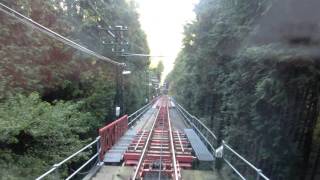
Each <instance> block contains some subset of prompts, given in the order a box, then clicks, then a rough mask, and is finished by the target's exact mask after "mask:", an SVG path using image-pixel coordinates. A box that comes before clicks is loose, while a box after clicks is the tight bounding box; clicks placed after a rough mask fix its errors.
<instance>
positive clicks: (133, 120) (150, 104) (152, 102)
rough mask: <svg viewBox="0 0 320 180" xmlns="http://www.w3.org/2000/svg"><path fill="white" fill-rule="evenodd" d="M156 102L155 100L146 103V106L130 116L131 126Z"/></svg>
mask: <svg viewBox="0 0 320 180" xmlns="http://www.w3.org/2000/svg"><path fill="white" fill-rule="evenodd" d="M154 102H155V100H153V101H151V102H150V103H148V104H146V105H145V106H143V107H142V108H140V109H138V110H137V111H135V112H134V113H132V114H131V115H130V116H128V126H129V128H130V127H131V126H133V125H134V124H135V122H136V121H137V120H138V119H139V118H140V117H141V116H142V115H143V114H144V113H145V112H146V111H147V110H148V109H149V108H150V107H151V106H152V105H153V104H154Z"/></svg>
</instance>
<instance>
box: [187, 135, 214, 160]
mask: <svg viewBox="0 0 320 180" xmlns="http://www.w3.org/2000/svg"><path fill="white" fill-rule="evenodd" d="M184 132H185V134H186V135H187V137H188V139H189V142H190V143H191V146H192V149H193V150H194V152H195V154H196V156H197V158H198V160H199V161H213V160H214V158H213V155H212V154H211V153H210V151H209V150H208V149H207V147H206V146H205V145H204V144H203V142H202V141H201V139H200V138H199V136H198V135H197V134H196V133H195V132H194V130H193V129H184Z"/></svg>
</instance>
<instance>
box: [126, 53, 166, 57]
mask: <svg viewBox="0 0 320 180" xmlns="http://www.w3.org/2000/svg"><path fill="white" fill-rule="evenodd" d="M122 56H140V57H167V56H161V55H158V56H157V55H150V54H136V53H123V54H122Z"/></svg>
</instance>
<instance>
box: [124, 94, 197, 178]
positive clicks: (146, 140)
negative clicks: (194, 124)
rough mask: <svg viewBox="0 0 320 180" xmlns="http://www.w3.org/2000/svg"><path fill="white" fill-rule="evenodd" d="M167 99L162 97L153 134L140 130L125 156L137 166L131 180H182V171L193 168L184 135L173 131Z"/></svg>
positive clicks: (131, 163) (152, 130)
mask: <svg viewBox="0 0 320 180" xmlns="http://www.w3.org/2000/svg"><path fill="white" fill-rule="evenodd" d="M168 102H169V101H168V97H162V98H161V100H160V102H159V103H158V105H157V108H158V109H159V110H158V112H157V116H156V119H155V121H154V122H153V124H152V127H151V130H150V131H140V132H139V133H138V135H137V136H136V138H135V140H134V141H133V142H132V144H131V145H130V148H129V149H128V150H127V152H126V153H125V155H124V159H125V164H126V165H135V166H136V169H135V172H134V175H133V177H132V179H175V180H177V179H181V174H180V172H181V168H191V166H192V161H193V158H194V157H193V156H192V155H191V149H190V148H188V146H189V142H188V141H187V139H186V137H185V135H184V134H183V133H182V132H180V131H176V130H173V128H172V126H171V122H170V117H169V105H170V104H169V103H168Z"/></svg>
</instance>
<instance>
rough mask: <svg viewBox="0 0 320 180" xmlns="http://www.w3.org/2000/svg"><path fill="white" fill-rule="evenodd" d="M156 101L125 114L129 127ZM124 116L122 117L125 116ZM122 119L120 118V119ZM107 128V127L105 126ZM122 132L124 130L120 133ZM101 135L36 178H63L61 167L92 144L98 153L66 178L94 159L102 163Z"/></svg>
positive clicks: (38, 179) (72, 175)
mask: <svg viewBox="0 0 320 180" xmlns="http://www.w3.org/2000/svg"><path fill="white" fill-rule="evenodd" d="M155 101H156V99H154V100H153V101H151V102H150V103H149V104H146V105H145V106H143V107H142V108H140V109H138V110H137V111H136V112H134V113H132V114H131V115H130V116H123V117H126V118H127V121H126V122H127V123H128V126H129V128H130V127H131V126H132V125H133V124H134V123H135V122H136V121H137V120H138V119H139V118H140V117H142V115H143V114H144V113H145V112H146V111H147V110H148V109H149V108H150V107H151V106H152V105H153V104H154V102H155ZM123 117H122V118H123ZM119 120H121V118H120V119H118V121H119ZM111 125H112V123H111V124H109V126H111ZM105 128H106V127H105ZM120 134H122V132H121V133H120ZM100 141H101V136H98V137H97V138H96V139H95V140H94V141H92V142H91V143H89V144H88V145H86V146H85V147H83V148H82V149H80V150H79V151H77V152H75V153H74V154H72V155H71V156H69V157H67V158H66V159H64V160H62V161H61V162H59V163H57V164H54V165H53V166H52V168H51V169H50V170H48V171H47V172H45V173H44V174H42V175H41V176H39V177H38V178H36V180H41V179H44V178H46V177H48V176H49V175H52V176H54V179H61V177H60V174H59V168H60V167H61V166H62V165H63V164H65V163H67V162H68V161H70V160H71V159H73V158H74V157H76V156H78V155H79V154H81V153H82V152H84V151H86V150H88V149H90V148H91V147H92V146H94V145H96V148H97V150H96V153H95V154H94V155H93V156H91V157H90V159H89V160H87V161H86V162H85V163H84V164H83V165H81V166H80V167H79V168H78V169H77V170H75V171H74V172H73V173H72V174H71V175H69V176H68V177H67V178H65V179H66V180H69V179H71V178H73V177H74V176H75V175H77V174H79V173H80V171H81V170H82V169H83V168H85V167H86V166H87V165H88V164H89V163H90V162H93V160H95V159H97V163H96V164H95V165H98V164H100V163H101V157H100V158H99V154H101V147H102V146H103V144H102V146H101V142H100ZM102 143H103V142H102Z"/></svg>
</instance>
